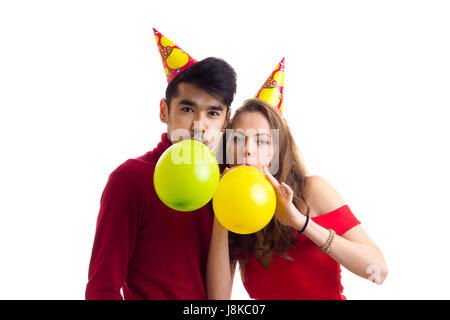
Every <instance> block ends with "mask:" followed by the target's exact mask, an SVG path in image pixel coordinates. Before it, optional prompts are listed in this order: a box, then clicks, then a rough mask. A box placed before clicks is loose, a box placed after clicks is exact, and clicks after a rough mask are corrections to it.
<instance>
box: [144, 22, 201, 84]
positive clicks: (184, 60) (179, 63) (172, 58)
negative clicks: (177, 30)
mask: <svg viewBox="0 0 450 320" xmlns="http://www.w3.org/2000/svg"><path fill="white" fill-rule="evenodd" d="M153 32H154V33H155V39H156V44H157V45H158V50H159V53H160V54H161V59H162V63H163V66H164V72H165V74H166V77H167V82H169V83H170V82H171V81H172V80H173V79H174V78H175V77H176V76H177V75H179V74H180V73H181V72H183V71H184V70H186V69H187V68H189V67H190V66H192V65H193V64H195V63H197V60H195V59H194V58H192V57H191V56H190V55H189V54H188V53H187V52H186V51H184V50H182V49H181V48H180V47H179V46H177V45H176V44H175V43H173V42H172V41H170V40H169V39H168V38H167V37H166V36H164V35H162V34H161V33H160V32H159V31H158V30H156V29H155V28H153Z"/></svg>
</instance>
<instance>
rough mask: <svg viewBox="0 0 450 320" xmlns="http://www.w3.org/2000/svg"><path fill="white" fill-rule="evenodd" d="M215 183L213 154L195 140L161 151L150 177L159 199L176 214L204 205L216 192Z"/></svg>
mask: <svg viewBox="0 0 450 320" xmlns="http://www.w3.org/2000/svg"><path fill="white" fill-rule="evenodd" d="M219 180H220V171H219V165H218V164H217V160H216V158H215V156H214V154H213V153H212V151H211V150H210V149H209V148H208V147H207V146H206V145H204V144H203V143H201V142H199V141H196V140H182V141H180V142H177V143H175V144H173V145H172V146H170V147H169V148H168V149H167V150H166V151H164V153H163V154H162V155H161V157H160V158H159V160H158V162H157V163H156V167H155V173H154V176H153V183H154V186H155V191H156V194H157V195H158V197H159V199H160V200H161V201H162V202H163V203H164V204H165V205H166V206H168V207H169V208H172V209H174V210H178V211H193V210H197V209H199V208H201V207H203V206H204V205H206V204H207V203H208V202H209V201H210V200H211V199H212V197H213V195H214V193H215V192H216V189H217V186H218V184H219Z"/></svg>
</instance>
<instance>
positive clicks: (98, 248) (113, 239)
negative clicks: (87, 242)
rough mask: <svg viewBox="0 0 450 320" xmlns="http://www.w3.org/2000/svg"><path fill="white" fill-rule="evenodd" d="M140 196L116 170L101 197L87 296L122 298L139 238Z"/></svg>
mask: <svg viewBox="0 0 450 320" xmlns="http://www.w3.org/2000/svg"><path fill="white" fill-rule="evenodd" d="M141 202H142V200H141V197H140V196H139V192H138V190H137V188H136V186H135V185H134V184H133V183H132V182H131V181H130V180H129V179H128V178H127V177H126V176H124V175H122V174H121V173H119V172H117V171H114V172H113V173H111V175H110V176H109V179H108V182H107V184H106V186H105V189H104V190H103V193H102V197H101V200H100V211H99V214H98V218H97V225H96V232H95V238H94V244H93V248H92V255H91V261H90V264H89V275H88V283H87V285H86V292H85V297H86V299H87V300H94V299H95V300H117V299H119V300H122V299H123V297H122V295H121V294H120V289H121V288H122V286H123V283H124V281H125V279H126V275H127V266H128V261H129V259H130V257H131V254H132V252H133V248H134V245H135V240H136V232H137V224H138V220H139V219H138V214H139V212H140V210H141Z"/></svg>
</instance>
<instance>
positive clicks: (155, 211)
mask: <svg viewBox="0 0 450 320" xmlns="http://www.w3.org/2000/svg"><path fill="white" fill-rule="evenodd" d="M155 37H156V40H157V43H158V47H159V49H160V53H161V57H162V60H163V63H164V66H165V71H166V75H167V79H168V81H169V84H168V86H167V89H166V97H165V99H161V102H160V120H161V121H162V122H163V123H166V124H167V132H166V133H163V134H162V135H161V142H159V144H158V145H157V147H156V148H155V149H153V150H152V151H150V152H147V153H146V154H145V155H143V156H141V157H139V158H136V159H129V160H127V161H126V162H124V163H123V164H122V165H120V166H119V167H118V168H116V169H115V170H114V171H113V172H112V173H111V175H110V176H109V179H108V182H107V184H106V187H105V189H104V191H103V193H102V197H101V202H100V211H99V216H98V220H97V226H96V234H95V239H94V245H93V249H92V256H91V261H90V265H89V277H88V283H87V286H86V299H102V300H105V299H122V298H124V299H207V295H206V288H205V272H206V261H207V256H208V250H209V243H210V238H211V231H212V222H213V211H212V206H211V203H209V204H207V205H206V206H204V207H202V208H200V209H198V210H195V211H194V212H189V213H183V212H177V211H175V210H173V209H170V208H169V207H167V206H165V205H164V204H163V203H162V202H161V201H160V199H159V198H158V197H157V195H156V193H155V189H154V185H153V173H154V170H155V165H156V162H157V161H158V159H159V157H160V156H161V154H162V153H163V152H164V151H165V150H166V149H167V148H168V147H170V146H171V145H172V143H173V142H176V141H178V139H179V138H178V137H179V134H175V133H176V132H177V133H179V132H185V133H186V134H185V135H181V136H182V138H196V139H199V138H200V137H202V142H204V143H205V144H210V143H212V139H213V138H214V137H211V135H207V134H205V133H207V131H222V132H223V130H224V129H225V127H226V126H227V124H228V121H229V117H230V105H231V103H232V101H233V98H234V95H235V93H236V74H235V72H234V70H233V68H232V67H231V66H230V65H228V64H227V63H226V62H225V61H223V60H221V59H217V58H207V59H204V60H202V61H199V62H197V61H196V60H194V59H192V58H191V57H190V56H189V55H187V53H186V52H184V51H182V50H181V49H179V48H178V46H176V45H174V44H173V43H172V42H171V41H170V40H168V39H167V38H165V37H164V36H162V35H161V34H160V33H159V32H157V31H156V30H155ZM174 55H175V56H174ZM176 55H178V57H177V56H176ZM186 56H187V58H188V59H186ZM177 58H180V59H179V61H177ZM180 61H181V62H180ZM199 131H200V132H201V133H202V134H197V132H199ZM174 140H175V141H174ZM121 289H122V290H123V297H122V295H121V293H120V290H121Z"/></svg>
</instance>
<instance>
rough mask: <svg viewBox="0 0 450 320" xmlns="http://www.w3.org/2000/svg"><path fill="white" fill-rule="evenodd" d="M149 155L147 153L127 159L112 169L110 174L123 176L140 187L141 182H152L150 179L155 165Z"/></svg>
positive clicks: (149, 153) (149, 152)
mask: <svg viewBox="0 0 450 320" xmlns="http://www.w3.org/2000/svg"><path fill="white" fill-rule="evenodd" d="M151 153H152V151H148V152H147V153H145V154H143V155H141V156H139V157H136V158H129V159H128V160H126V161H125V162H123V163H122V164H120V165H119V166H118V167H117V168H116V169H114V170H113V172H112V173H111V174H120V175H122V176H125V177H126V178H128V179H129V180H131V181H132V182H133V183H135V184H136V185H140V184H141V183H142V181H144V182H145V181H149V180H150V181H152V182H153V179H152V177H153V172H154V171H155V165H156V163H155V161H153V160H152V157H151Z"/></svg>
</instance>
